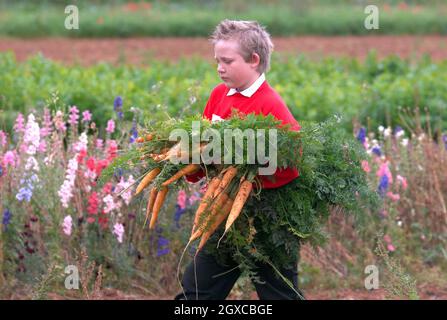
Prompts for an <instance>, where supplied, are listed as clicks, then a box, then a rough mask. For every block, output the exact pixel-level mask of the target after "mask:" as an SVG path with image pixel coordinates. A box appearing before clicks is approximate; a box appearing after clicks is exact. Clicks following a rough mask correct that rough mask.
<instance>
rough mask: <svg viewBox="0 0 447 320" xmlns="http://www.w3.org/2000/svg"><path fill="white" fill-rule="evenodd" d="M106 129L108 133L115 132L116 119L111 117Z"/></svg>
mask: <svg viewBox="0 0 447 320" xmlns="http://www.w3.org/2000/svg"><path fill="white" fill-rule="evenodd" d="M106 131H107V132H108V133H113V132H114V131H115V121H113V119H110V120H109V121H107V128H106Z"/></svg>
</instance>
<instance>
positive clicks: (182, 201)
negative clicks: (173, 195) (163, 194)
mask: <svg viewBox="0 0 447 320" xmlns="http://www.w3.org/2000/svg"><path fill="white" fill-rule="evenodd" d="M177 204H178V205H179V207H180V209H185V208H186V192H185V190H180V191H179V193H178V195H177Z"/></svg>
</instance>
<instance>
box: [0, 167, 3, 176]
mask: <svg viewBox="0 0 447 320" xmlns="http://www.w3.org/2000/svg"><path fill="white" fill-rule="evenodd" d="M2 175H3V168H2V165H1V164H0V177H1V176H2Z"/></svg>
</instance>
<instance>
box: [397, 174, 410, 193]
mask: <svg viewBox="0 0 447 320" xmlns="http://www.w3.org/2000/svg"><path fill="white" fill-rule="evenodd" d="M397 181H399V182H400V185H401V186H402V188H403V189H404V190H406V189H407V187H408V183H407V179H405V178H404V177H402V176H400V175H398V176H397Z"/></svg>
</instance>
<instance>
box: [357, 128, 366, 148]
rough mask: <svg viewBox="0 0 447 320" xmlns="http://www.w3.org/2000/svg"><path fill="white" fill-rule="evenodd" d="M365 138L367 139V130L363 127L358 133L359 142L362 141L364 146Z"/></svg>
mask: <svg viewBox="0 0 447 320" xmlns="http://www.w3.org/2000/svg"><path fill="white" fill-rule="evenodd" d="M365 138H366V129H365V128H364V127H361V128H360V130H359V132H358V133H357V140H358V141H360V142H361V143H362V144H364V143H365Z"/></svg>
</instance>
